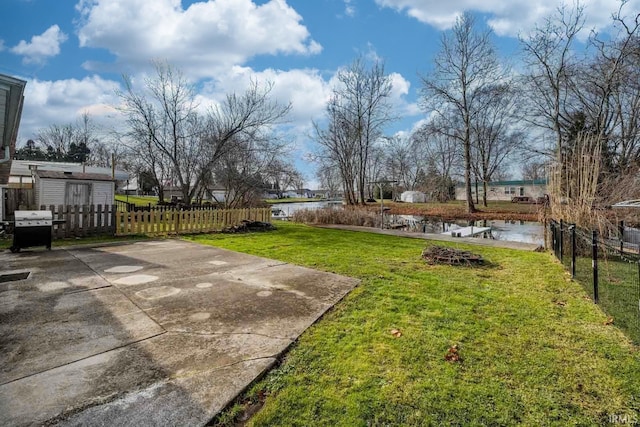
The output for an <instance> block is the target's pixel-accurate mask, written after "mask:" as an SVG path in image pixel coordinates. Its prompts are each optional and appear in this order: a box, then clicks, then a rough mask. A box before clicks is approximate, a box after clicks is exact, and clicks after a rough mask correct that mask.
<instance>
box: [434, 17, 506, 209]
mask: <svg viewBox="0 0 640 427" xmlns="http://www.w3.org/2000/svg"><path fill="white" fill-rule="evenodd" d="M504 74H505V73H504V70H503V69H502V67H501V65H500V63H499V61H498V58H497V55H496V53H495V50H494V48H493V44H492V42H491V31H490V30H486V31H479V30H478V29H477V28H476V24H475V18H474V17H473V15H471V14H470V13H465V14H463V15H462V16H460V17H458V18H457V19H456V22H455V24H454V26H453V28H452V29H451V31H449V32H446V33H444V34H443V35H442V38H441V40H440V52H439V53H438V55H437V56H436V58H435V60H434V69H433V72H432V73H431V74H430V75H428V76H426V77H423V78H422V85H423V87H422V89H423V99H422V101H423V102H422V104H423V108H424V109H425V110H426V111H427V112H431V111H432V112H433V113H434V115H435V117H438V118H440V119H442V120H445V121H447V122H448V123H449V125H448V126H446V127H445V128H444V129H443V130H442V132H449V133H448V134H447V136H449V137H452V138H455V139H456V140H457V141H459V143H460V145H461V146H462V153H463V158H464V182H465V193H466V199H467V202H466V203H467V211H468V212H469V213H472V212H475V211H476V208H475V205H474V203H473V198H472V196H471V171H472V168H471V161H472V158H471V143H472V132H473V128H472V126H473V123H472V121H473V117H474V116H475V115H476V114H477V113H479V112H480V111H481V109H482V102H481V99H480V98H481V97H480V95H481V94H482V93H483V91H484V90H485V88H486V87H488V86H492V85H495V84H496V83H498V82H499V81H501V80H502V79H503V78H504ZM450 130H453V132H450Z"/></svg>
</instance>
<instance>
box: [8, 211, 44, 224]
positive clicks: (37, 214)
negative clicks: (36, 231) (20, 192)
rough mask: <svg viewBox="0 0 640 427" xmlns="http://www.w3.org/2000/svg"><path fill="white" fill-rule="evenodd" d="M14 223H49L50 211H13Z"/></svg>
mask: <svg viewBox="0 0 640 427" xmlns="http://www.w3.org/2000/svg"><path fill="white" fill-rule="evenodd" d="M14 216H15V221H16V222H18V221H51V220H52V219H53V215H51V211H15V212H14Z"/></svg>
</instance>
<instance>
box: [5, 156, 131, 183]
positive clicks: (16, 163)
mask: <svg viewBox="0 0 640 427" xmlns="http://www.w3.org/2000/svg"><path fill="white" fill-rule="evenodd" d="M30 165H33V166H36V168H37V170H38V171H42V170H45V171H52V172H72V173H73V174H74V175H75V174H77V173H87V174H100V175H108V176H109V180H111V168H103V167H98V166H83V165H82V163H69V162H45V161H40V160H13V162H12V165H11V176H31V169H29V166H30ZM115 178H116V179H117V180H118V181H125V180H127V179H129V173H128V172H126V171H122V170H118V169H116V171H115Z"/></svg>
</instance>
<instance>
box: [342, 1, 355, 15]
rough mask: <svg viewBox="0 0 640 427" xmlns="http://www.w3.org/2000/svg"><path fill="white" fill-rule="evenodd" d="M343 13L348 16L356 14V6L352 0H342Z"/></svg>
mask: <svg viewBox="0 0 640 427" xmlns="http://www.w3.org/2000/svg"><path fill="white" fill-rule="evenodd" d="M344 14H345V15H347V16H350V17H354V16H355V15H356V7H355V6H354V4H353V0H344Z"/></svg>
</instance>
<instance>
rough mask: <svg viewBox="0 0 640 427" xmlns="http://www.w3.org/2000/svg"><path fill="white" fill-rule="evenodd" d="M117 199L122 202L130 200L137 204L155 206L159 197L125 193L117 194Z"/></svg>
mask: <svg viewBox="0 0 640 427" xmlns="http://www.w3.org/2000/svg"><path fill="white" fill-rule="evenodd" d="M116 200H120V201H121V202H126V201H127V200H129V203H133V204H135V205H136V206H149V203H151V206H155V205H156V204H157V203H158V197H156V196H128V199H127V196H126V195H124V194H116Z"/></svg>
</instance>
